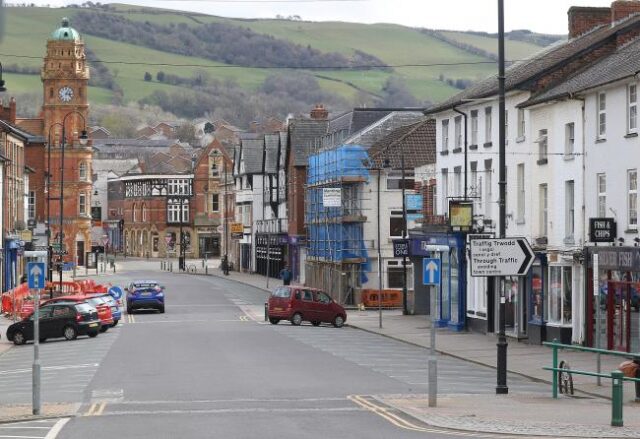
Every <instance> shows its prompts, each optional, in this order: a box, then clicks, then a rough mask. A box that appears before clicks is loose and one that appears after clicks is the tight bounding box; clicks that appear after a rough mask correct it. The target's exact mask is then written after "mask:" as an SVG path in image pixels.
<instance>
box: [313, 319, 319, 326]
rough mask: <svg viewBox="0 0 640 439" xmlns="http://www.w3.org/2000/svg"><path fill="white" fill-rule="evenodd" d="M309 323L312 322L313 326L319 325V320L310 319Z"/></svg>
mask: <svg viewBox="0 0 640 439" xmlns="http://www.w3.org/2000/svg"><path fill="white" fill-rule="evenodd" d="M311 324H312V325H313V326H320V322H319V321H317V320H314V321H312V322H311Z"/></svg>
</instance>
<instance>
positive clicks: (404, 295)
mask: <svg viewBox="0 0 640 439" xmlns="http://www.w3.org/2000/svg"><path fill="white" fill-rule="evenodd" d="M400 167H401V168H402V239H403V240H404V241H406V240H407V236H408V233H407V200H406V192H405V191H406V188H405V186H406V183H405V169H404V146H400ZM402 314H404V315H407V314H409V309H408V307H407V256H406V255H403V256H402Z"/></svg>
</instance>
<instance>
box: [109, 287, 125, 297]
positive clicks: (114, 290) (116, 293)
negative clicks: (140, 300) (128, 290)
mask: <svg viewBox="0 0 640 439" xmlns="http://www.w3.org/2000/svg"><path fill="white" fill-rule="evenodd" d="M107 293H109V294H110V295H111V297H113V298H114V299H116V300H119V299H121V298H122V294H123V292H122V288H120V287H119V286H116V285H114V286H112V287H111V288H109V289H108V290H107Z"/></svg>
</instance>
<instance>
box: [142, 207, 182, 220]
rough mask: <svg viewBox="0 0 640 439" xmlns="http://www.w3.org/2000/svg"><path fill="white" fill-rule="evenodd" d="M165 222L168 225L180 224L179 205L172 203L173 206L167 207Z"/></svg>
mask: <svg viewBox="0 0 640 439" xmlns="http://www.w3.org/2000/svg"><path fill="white" fill-rule="evenodd" d="M134 221H135V220H134ZM167 222H169V223H179V222H180V204H176V203H173V204H168V205H167Z"/></svg>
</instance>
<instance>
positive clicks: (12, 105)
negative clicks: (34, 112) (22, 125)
mask: <svg viewBox="0 0 640 439" xmlns="http://www.w3.org/2000/svg"><path fill="white" fill-rule="evenodd" d="M9 123H11V124H15V123H16V98H11V100H10V101H9Z"/></svg>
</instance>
